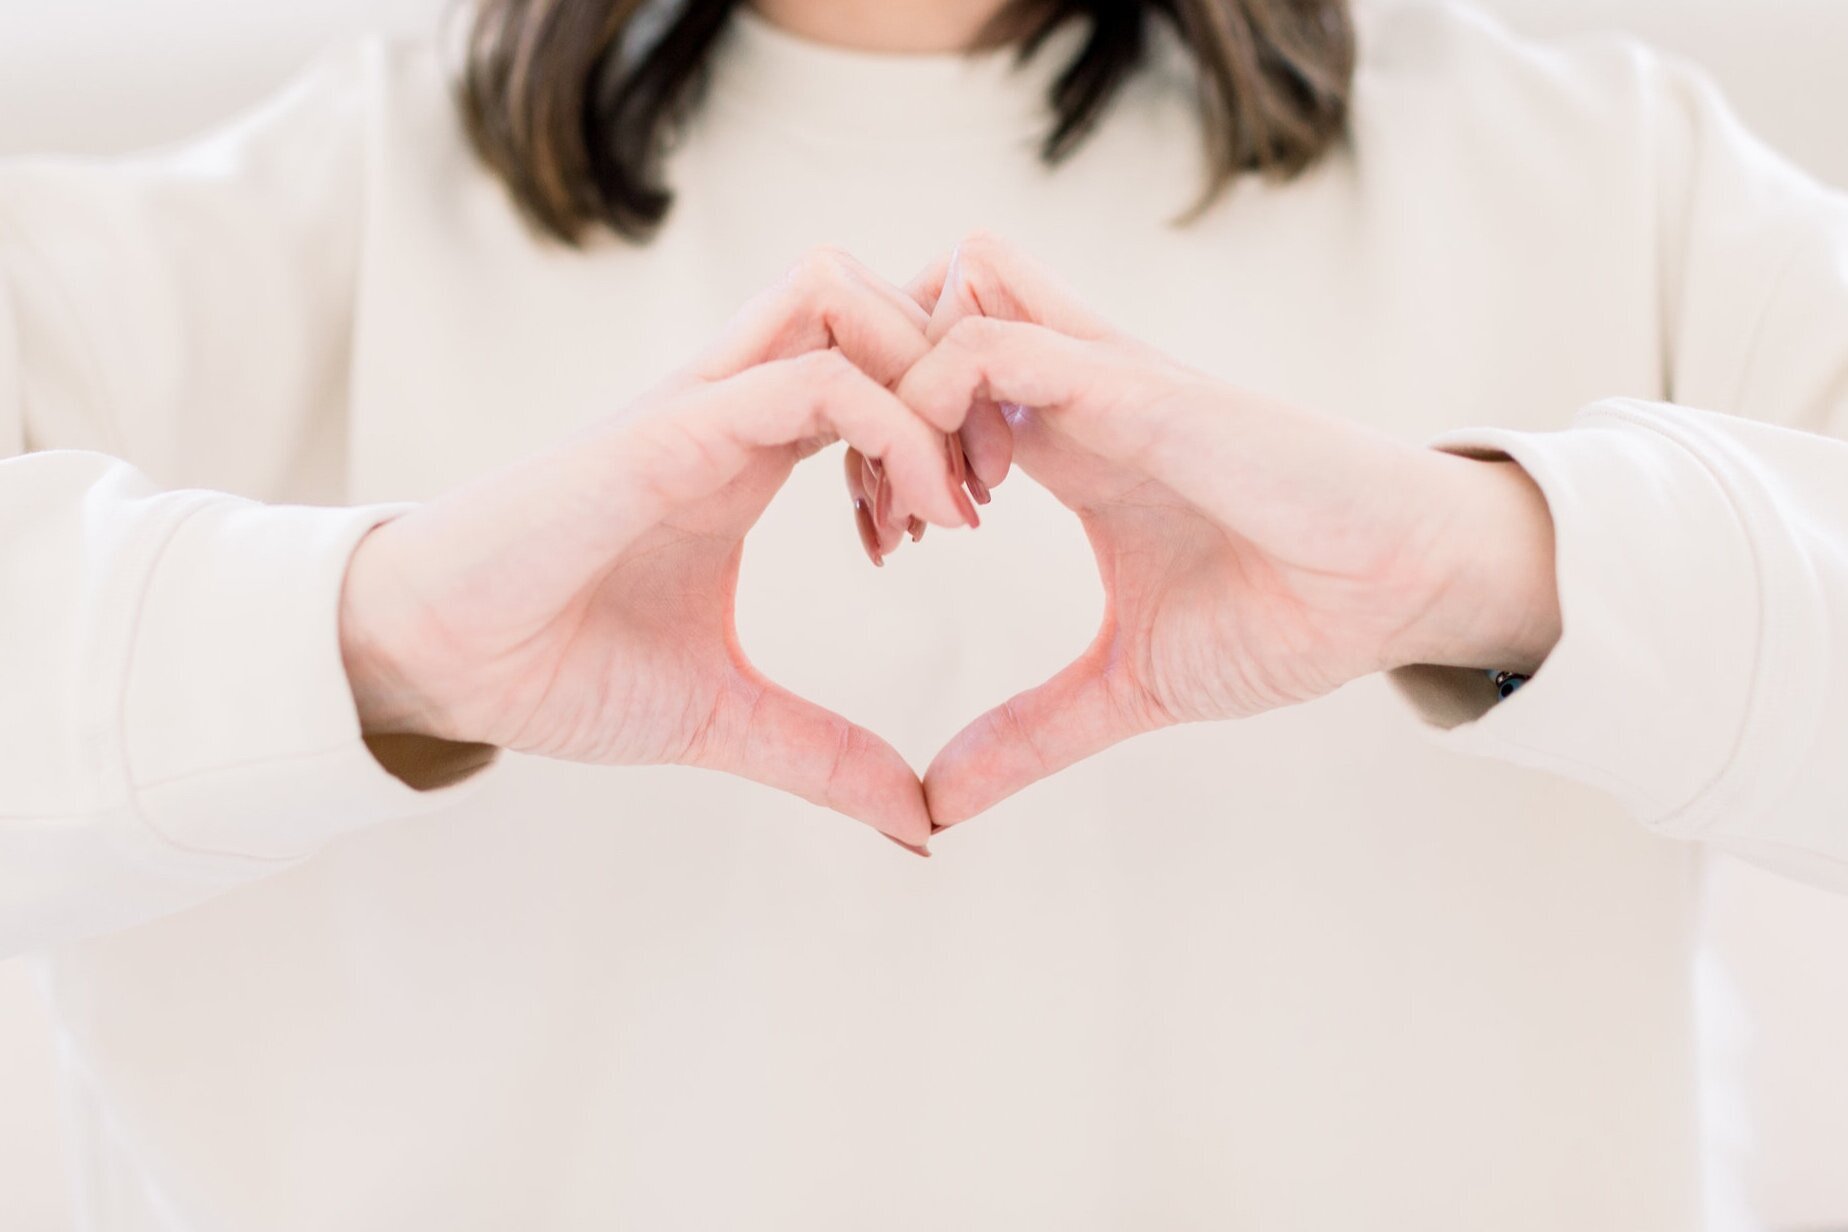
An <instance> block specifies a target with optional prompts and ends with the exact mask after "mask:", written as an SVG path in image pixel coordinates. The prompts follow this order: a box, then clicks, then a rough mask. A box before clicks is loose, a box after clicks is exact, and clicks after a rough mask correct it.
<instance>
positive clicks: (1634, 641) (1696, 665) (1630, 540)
mask: <svg viewBox="0 0 1848 1232" xmlns="http://www.w3.org/2000/svg"><path fill="white" fill-rule="evenodd" d="M1693 414H1694V413H1692V412H1683V411H1680V410H1678V408H1670V407H1659V406H1652V405H1649V404H1643V403H1634V402H1625V401H1615V402H1609V403H1601V404H1599V405H1598V406H1595V407H1593V408H1591V409H1589V410H1588V411H1586V412H1584V413H1583V414H1582V415H1581V416H1580V417H1579V419H1578V420H1577V421H1576V422H1575V424H1574V425H1573V426H1572V427H1571V428H1570V429H1568V430H1566V431H1561V432H1547V433H1527V432H1515V431H1503V430H1494V429H1480V430H1469V431H1464V432H1457V433H1451V434H1448V435H1446V436H1443V437H1440V438H1439V439H1438V440H1437V441H1435V442H1433V444H1434V446H1435V447H1436V448H1440V449H1444V450H1447V451H1450V452H1453V453H1458V454H1463V455H1466V456H1473V457H1495V458H1508V459H1511V460H1513V461H1514V462H1516V463H1517V464H1519V465H1520V466H1521V467H1523V468H1524V469H1525V470H1526V471H1527V473H1528V474H1529V475H1530V476H1532V477H1533V479H1534V481H1535V482H1536V483H1537V484H1538V485H1539V487H1540V488H1541V490H1542V491H1543V492H1544V494H1545V496H1546V500H1547V503H1548V506H1549V508H1550V509H1551V511H1552V516H1553V521H1554V527H1555V543H1556V553H1557V570H1558V583H1559V601H1560V612H1561V616H1562V618H1563V630H1564V632H1563V635H1562V637H1561V639H1560V641H1559V644H1558V645H1557V647H1555V649H1554V650H1553V653H1552V654H1551V655H1550V656H1549V657H1548V658H1547V660H1546V662H1545V663H1544V664H1543V665H1542V666H1541V667H1540V669H1539V671H1538V672H1536V673H1535V674H1534V676H1533V679H1532V680H1531V681H1530V682H1529V683H1528V684H1527V685H1526V686H1524V687H1523V688H1522V689H1521V690H1520V691H1519V692H1517V693H1515V694H1514V695H1513V696H1512V697H1510V698H1508V699H1507V700H1506V701H1501V702H1497V701H1496V700H1495V691H1494V689H1493V687H1492V685H1491V684H1490V682H1489V681H1488V680H1487V679H1486V678H1484V677H1483V675H1482V674H1481V673H1480V672H1465V671H1461V670H1454V669H1447V668H1432V667H1414V668H1404V669H1401V670H1399V671H1397V672H1394V673H1392V680H1393V683H1394V685H1395V686H1396V687H1397V690H1398V692H1399V693H1400V695H1401V696H1402V697H1403V698H1404V699H1405V700H1406V701H1407V702H1409V704H1410V705H1411V707H1412V708H1413V710H1414V711H1415V712H1416V713H1417V715H1418V716H1419V717H1420V718H1421V719H1422V720H1423V721H1424V722H1426V723H1428V724H1429V725H1430V726H1431V727H1432V728H1433V729H1434V734H1435V738H1436V739H1437V740H1438V741H1439V742H1440V743H1441V744H1443V745H1446V746H1448V747H1449V748H1451V749H1454V750H1456V751H1458V752H1462V753H1468V754H1473V755H1479V756H1486V757H1493V758H1498V759H1501V760H1504V761H1508V762H1512V763H1515V764H1519V765H1523V766H1529V767H1533V768H1536V769H1540V770H1545V771H1549V772H1553V773H1556V774H1559V775H1562V776H1564V777H1567V778H1570V779H1574V780H1577V781H1579V782H1583V783H1586V784H1589V785H1591V786H1593V787H1597V788H1600V789H1602V790H1604V791H1607V792H1609V793H1610V794H1611V795H1613V796H1615V797H1616V798H1617V799H1618V800H1619V801H1620V802H1621V803H1622V804H1623V805H1624V806H1625V808H1626V809H1628V810H1629V811H1630V812H1631V813H1632V814H1634V815H1635V816H1637V817H1638V818H1640V819H1641V820H1643V821H1644V822H1646V823H1648V824H1650V825H1652V826H1655V827H1657V828H1659V829H1662V830H1665V831H1668V832H1672V833H1676V834H1680V835H1684V836H1689V837H1691V836H1693V835H1694V834H1695V833H1697V832H1698V831H1700V830H1701V829H1703V828H1704V827H1705V825H1706V824H1707V823H1708V821H1709V820H1710V819H1711V817H1712V815H1713V814H1714V812H1715V810H1716V809H1717V808H1719V807H1721V803H1720V802H1721V799H1722V798H1723V797H1724V796H1725V795H1726V794H1727V793H1726V792H1725V791H1723V790H1720V788H1721V787H1722V786H1723V784H1725V783H1726V782H1727V781H1728V780H1730V779H1732V778H1735V777H1737V776H1738V775H1739V774H1740V773H1742V772H1741V771H1740V766H1741V764H1742V753H1743V751H1744V750H1745V747H1746V744H1747V741H1746V735H1747V731H1748V727H1749V718H1748V716H1749V714H1750V712H1751V708H1752V703H1753V694H1754V687H1755V685H1756V684H1757V683H1758V682H1759V680H1760V678H1761V676H1762V674H1763V672H1764V670H1765V666H1764V663H1765V659H1766V646H1765V637H1764V621H1763V617H1762V612H1763V608H1764V589H1765V581H1764V577H1763V571H1764V565H1763V562H1761V561H1760V560H1759V559H1758V558H1757V555H1756V553H1755V549H1754V544H1753V541H1752V538H1751V536H1750V535H1749V534H1748V530H1747V526H1746V524H1745V521H1744V520H1743V517H1742V514H1741V507H1740V501H1739V499H1738V491H1737V486H1738V485H1737V484H1736V483H1735V482H1734V480H1735V478H1736V477H1735V476H1731V475H1729V474H1728V473H1727V471H1726V469H1725V467H1724V466H1723V465H1717V464H1716V463H1715V462H1714V461H1713V459H1712V457H1711V455H1710V454H1709V453H1708V451H1705V450H1703V449H1701V448H1700V447H1699V436H1700V424H1699V422H1698V420H1695V419H1694V418H1692V416H1693Z"/></svg>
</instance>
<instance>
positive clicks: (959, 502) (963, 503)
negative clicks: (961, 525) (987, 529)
mask: <svg viewBox="0 0 1848 1232" xmlns="http://www.w3.org/2000/svg"><path fill="white" fill-rule="evenodd" d="M950 495H951V496H953V497H955V499H956V511H957V512H958V513H960V514H962V517H963V521H964V522H965V523H967V524H968V526H969V528H970V529H971V530H974V529H975V528H976V527H978V526H980V525H981V524H982V515H981V514H979V513H977V512H976V511H975V506H974V505H972V504H970V503H969V494H968V493H967V492H965V491H963V490H962V489H961V488H960V487H957V488H951V489H950Z"/></svg>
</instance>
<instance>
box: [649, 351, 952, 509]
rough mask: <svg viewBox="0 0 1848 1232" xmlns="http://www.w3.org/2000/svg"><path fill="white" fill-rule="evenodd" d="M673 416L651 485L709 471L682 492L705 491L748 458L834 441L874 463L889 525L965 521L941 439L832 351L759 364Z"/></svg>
mask: <svg viewBox="0 0 1848 1232" xmlns="http://www.w3.org/2000/svg"><path fill="white" fill-rule="evenodd" d="M676 409H677V410H678V411H679V413H678V414H672V415H668V416H664V417H663V419H662V421H661V426H660V427H659V429H658V431H660V432H663V433H666V434H668V440H669V442H670V443H675V435H674V434H678V441H677V443H678V449H677V450H674V451H671V455H670V457H669V458H668V459H667V460H666V461H665V462H663V463H659V464H656V465H654V466H650V467H649V470H651V471H655V472H657V473H656V474H654V475H653V476H652V479H653V481H654V482H655V483H657V484H660V483H662V482H664V478H663V475H662V474H661V473H660V472H662V471H666V472H672V471H674V470H676V469H678V470H680V471H682V472H686V473H690V474H693V475H698V474H699V472H701V471H702V470H704V471H707V472H710V473H709V474H708V475H707V476H706V477H705V480H704V483H703V484H700V483H696V484H693V485H692V486H693V487H695V488H697V487H700V486H705V491H706V492H710V491H712V490H715V489H716V488H717V487H718V486H720V485H721V484H723V483H725V482H728V481H729V480H730V479H731V478H732V477H734V476H735V475H737V474H738V473H739V472H740V471H742V470H743V469H744V467H745V466H746V465H747V464H748V462H749V460H750V458H751V457H752V456H753V455H754V453H755V452H756V451H758V450H761V449H764V448H769V447H775V446H786V445H794V444H796V443H798V442H801V441H805V440H813V439H817V438H819V439H824V440H835V439H843V440H845V441H846V442H847V443H848V445H850V446H852V447H853V448H855V449H857V450H858V451H859V452H860V453H861V454H862V455H863V456H865V457H866V458H871V459H877V460H878V461H879V462H880V464H881V466H882V468H883V473H884V480H883V482H884V483H887V484H890V485H891V488H892V493H891V495H890V496H887V497H885V498H884V500H885V503H886V505H887V508H888V509H889V510H890V511H891V516H894V517H897V516H900V515H901V514H902V515H916V516H917V517H920V518H923V519H925V520H926V521H931V522H936V523H937V524H938V525H940V526H964V525H969V524H970V523H971V522H972V521H974V520H975V519H974V518H973V517H972V516H971V515H972V514H973V510H972V509H970V508H969V507H968V498H967V497H966V496H965V495H964V494H963V493H962V492H961V490H960V489H953V488H952V485H951V484H950V480H949V468H948V463H947V461H946V459H945V457H944V452H943V438H942V436H941V435H940V434H939V433H937V432H936V431H934V430H933V429H932V428H931V427H930V426H929V425H928V424H926V423H925V422H924V421H923V420H921V419H919V418H918V417H917V416H916V415H914V414H912V412H911V411H910V409H909V408H908V407H907V406H906V405H905V404H904V403H903V402H902V401H900V400H899V399H898V398H897V397H896V396H895V395H894V394H893V393H892V392H891V391H889V390H887V389H885V388H884V387H882V386H880V385H879V384H877V383H876V382H875V381H874V380H873V379H872V378H871V377H869V376H868V375H867V374H866V373H864V372H862V371H861V370H860V369H859V368H857V367H856V366H855V365H853V364H852V363H850V362H849V361H848V360H847V359H846V358H844V357H843V356H842V355H841V354H840V353H839V352H836V351H813V352H810V353H808V354H806V355H801V356H797V357H796V358H794V359H783V360H776V361H773V362H770V363H765V364H760V365H758V366H757V367H755V368H751V369H749V370H747V371H745V372H742V373H740V374H739V375H737V376H734V377H731V378H729V379H727V380H724V381H721V382H717V383H715V384H712V385H708V386H704V387H702V388H700V389H698V390H696V391H692V392H690V393H688V394H686V395H685V396H683V398H681V399H680V400H679V405H678V407H677V408H676ZM715 479H716V482H713V480H715ZM703 494H704V493H697V495H703ZM868 495H869V496H870V497H872V498H873V499H874V500H875V501H878V500H879V499H880V497H881V493H878V492H869V493H868ZM686 498H687V494H683V496H682V499H686Z"/></svg>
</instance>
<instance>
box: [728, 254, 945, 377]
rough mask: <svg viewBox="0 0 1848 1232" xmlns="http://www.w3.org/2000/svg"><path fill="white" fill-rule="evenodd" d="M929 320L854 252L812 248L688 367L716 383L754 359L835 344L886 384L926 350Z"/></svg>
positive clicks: (750, 364)
mask: <svg viewBox="0 0 1848 1232" xmlns="http://www.w3.org/2000/svg"><path fill="white" fill-rule="evenodd" d="M928 319H929V318H928V316H927V315H926V314H925V312H924V310H923V309H922V308H921V307H920V306H919V305H918V304H917V302H916V301H915V300H913V299H912V298H911V297H910V296H908V295H906V294H905V293H904V292H903V291H901V290H900V289H899V288H897V287H894V286H892V285H891V284H889V283H887V282H885V281H884V280H883V279H881V278H879V277H878V276H877V275H875V274H873V273H872V271H870V270H868V269H867V268H866V267H865V266H864V265H862V264H861V263H860V262H859V261H857V260H855V259H854V258H853V257H851V256H849V255H847V254H846V253H843V252H841V251H839V250H838V249H832V248H818V249H815V250H814V251H813V252H811V253H810V254H809V255H808V256H806V257H804V258H803V260H802V261H801V262H799V263H798V264H797V265H796V266H794V267H793V268H792V269H791V270H790V271H789V272H788V273H787V274H785V275H784V276H783V278H781V279H779V280H778V281H777V283H776V284H775V285H773V286H771V287H770V288H769V289H767V290H765V291H764V292H762V293H761V294H759V295H758V296H757V297H756V298H755V299H753V300H751V301H750V302H749V303H748V304H746V305H745V306H744V308H742V309H741V310H740V311H739V312H738V314H737V315H736V316H734V317H733V318H732V320H731V322H730V324H729V325H728V326H727V328H726V330H725V333H724V336H723V338H722V340H721V341H720V343H719V344H718V345H717V346H716V347H715V348H713V349H712V350H711V351H709V352H707V354H706V355H704V356H702V357H701V359H700V360H699V361H698V362H697V363H696V364H695V365H694V373H695V375H696V376H698V377H699V378H700V379H701V380H706V381H718V380H723V379H725V378H727V377H730V376H734V375H736V374H738V373H740V372H743V371H745V370H746V369H748V368H751V367H753V366H755V365H757V364H762V363H766V362H769V361H772V360H778V359H787V358H790V357H792V356H796V355H801V354H804V353H806V352H809V351H819V350H826V349H828V348H829V347H839V348H840V349H841V351H842V353H844V354H845V355H846V356H847V358H848V359H850V360H852V361H853V362H854V364H855V365H857V366H858V367H859V368H860V369H861V370H863V371H864V372H866V374H867V375H868V376H870V377H872V378H873V379H874V380H875V381H877V382H878V383H880V384H882V385H888V386H889V385H891V384H893V383H894V382H896V381H897V380H898V378H899V377H900V376H902V375H903V374H904V372H905V370H906V369H908V368H909V367H911V365H912V364H914V363H916V362H917V359H918V357H919V356H921V355H922V354H923V353H924V352H925V351H926V350H927V349H928V348H929V343H928V342H927V340H926V339H925V337H924V327H925V325H926V324H927V323H928Z"/></svg>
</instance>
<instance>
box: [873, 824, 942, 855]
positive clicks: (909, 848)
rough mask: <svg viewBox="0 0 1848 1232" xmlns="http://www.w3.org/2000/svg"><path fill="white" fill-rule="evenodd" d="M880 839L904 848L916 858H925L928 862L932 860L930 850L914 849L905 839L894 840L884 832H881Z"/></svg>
mask: <svg viewBox="0 0 1848 1232" xmlns="http://www.w3.org/2000/svg"><path fill="white" fill-rule="evenodd" d="M879 837H880V838H882V839H884V840H885V841H886V842H888V843H891V844H893V845H895V846H898V847H903V848H904V849H905V850H906V851H909V852H910V853H911V854H912V855H914V856H923V857H924V858H925V859H926V860H928V859H930V850H929V848H926V847H914V846H913V845H912V844H910V843H907V842H906V841H905V840H904V839H902V838H893V837H892V836H891V835H890V834H887V833H885V832H884V831H881V832H880V834H879Z"/></svg>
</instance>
